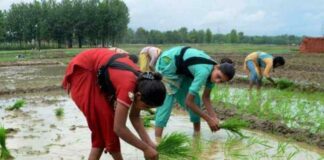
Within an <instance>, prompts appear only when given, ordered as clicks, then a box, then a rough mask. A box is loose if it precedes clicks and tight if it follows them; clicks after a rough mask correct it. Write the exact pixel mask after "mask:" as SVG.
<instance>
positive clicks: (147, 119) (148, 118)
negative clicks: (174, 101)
mask: <svg viewBox="0 0 324 160" xmlns="http://www.w3.org/2000/svg"><path fill="white" fill-rule="evenodd" d="M151 120H154V116H149V115H145V116H144V117H143V123H144V127H145V128H149V127H152V124H151Z"/></svg>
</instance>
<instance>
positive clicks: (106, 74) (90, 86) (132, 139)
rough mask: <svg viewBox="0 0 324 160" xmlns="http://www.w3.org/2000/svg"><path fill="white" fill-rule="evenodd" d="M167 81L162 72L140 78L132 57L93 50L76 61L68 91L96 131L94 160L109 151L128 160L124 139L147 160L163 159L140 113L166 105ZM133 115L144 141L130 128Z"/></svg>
mask: <svg viewBox="0 0 324 160" xmlns="http://www.w3.org/2000/svg"><path fill="white" fill-rule="evenodd" d="M161 79H162V76H161V75H160V74H158V73H152V72H146V73H140V72H139V68H138V67H137V66H136V65H135V64H134V63H133V62H132V61H131V60H130V59H129V58H128V55H127V54H117V53H115V52H113V51H110V50H108V49H90V50H87V51H84V52H82V53H80V54H78V55H77V56H76V57H75V58H73V59H72V60H71V62H70V63H69V65H68V67H67V70H66V74H65V77H64V80H63V87H64V89H66V90H67V91H68V92H69V93H70V96H71V97H72V99H73V101H74V102H75V104H76V105H77V106H78V108H79V109H80V110H81V111H82V113H83V114H84V116H85V117H86V120H87V123H88V126H89V128H90V130H91V140H92V149H91V152H90V155H89V159H91V160H97V159H100V157H101V154H102V152H103V150H105V151H108V152H109V153H110V154H111V156H112V157H113V158H114V159H115V160H120V159H123V158H122V155H121V152H120V143H119V137H120V138H122V139H123V140H124V141H126V142H127V143H129V144H131V145H133V146H135V147H136V148H138V149H140V150H142V151H143V152H144V156H145V157H146V158H150V159H157V158H158V153H157V151H156V148H155V147H156V145H155V144H154V143H153V141H152V140H151V139H150V137H149V136H148V134H147V132H146V131H145V129H144V126H143V122H142V121H141V119H140V111H141V110H142V109H147V108H152V107H156V106H159V105H161V104H162V103H163V100H164V98H165V93H166V89H165V87H164V85H163V83H162V82H161ZM97 82H98V83H97ZM129 112H130V114H129V118H130V121H131V123H132V125H133V126H134V128H135V130H136V131H137V133H138V134H139V137H140V139H139V138H137V137H136V136H135V135H134V133H132V132H131V131H130V130H129V129H128V128H127V126H126V120H127V117H128V113H129Z"/></svg>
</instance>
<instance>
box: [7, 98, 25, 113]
mask: <svg viewBox="0 0 324 160" xmlns="http://www.w3.org/2000/svg"><path fill="white" fill-rule="evenodd" d="M25 104H26V101H25V100H23V99H20V100H17V101H16V102H15V104H14V105H12V106H9V107H8V108H7V109H6V110H9V111H12V110H19V109H20V108H22V107H24V106H25Z"/></svg>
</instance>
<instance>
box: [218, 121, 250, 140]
mask: <svg viewBox="0 0 324 160" xmlns="http://www.w3.org/2000/svg"><path fill="white" fill-rule="evenodd" d="M248 126H249V123H248V122H246V121H242V120H240V119H238V118H229V119H227V120H226V121H224V122H223V123H221V124H220V125H219V126H218V127H219V128H221V129H226V130H228V131H231V132H233V133H234V134H237V135H239V136H240V137H242V138H245V137H246V136H244V135H243V134H242V132H241V129H242V128H246V127H248Z"/></svg>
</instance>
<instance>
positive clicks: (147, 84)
mask: <svg viewBox="0 0 324 160" xmlns="http://www.w3.org/2000/svg"><path fill="white" fill-rule="evenodd" d="M161 80H162V75H161V74H160V73H156V72H144V73H141V74H140V75H139V76H138V79H137V85H136V88H135V93H136V92H140V93H141V100H142V101H143V102H144V103H146V104H147V105H150V106H161V105H162V104H163V102H164V99H165V96H166V89H165V86H164V84H163V83H162V81H161Z"/></svg>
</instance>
